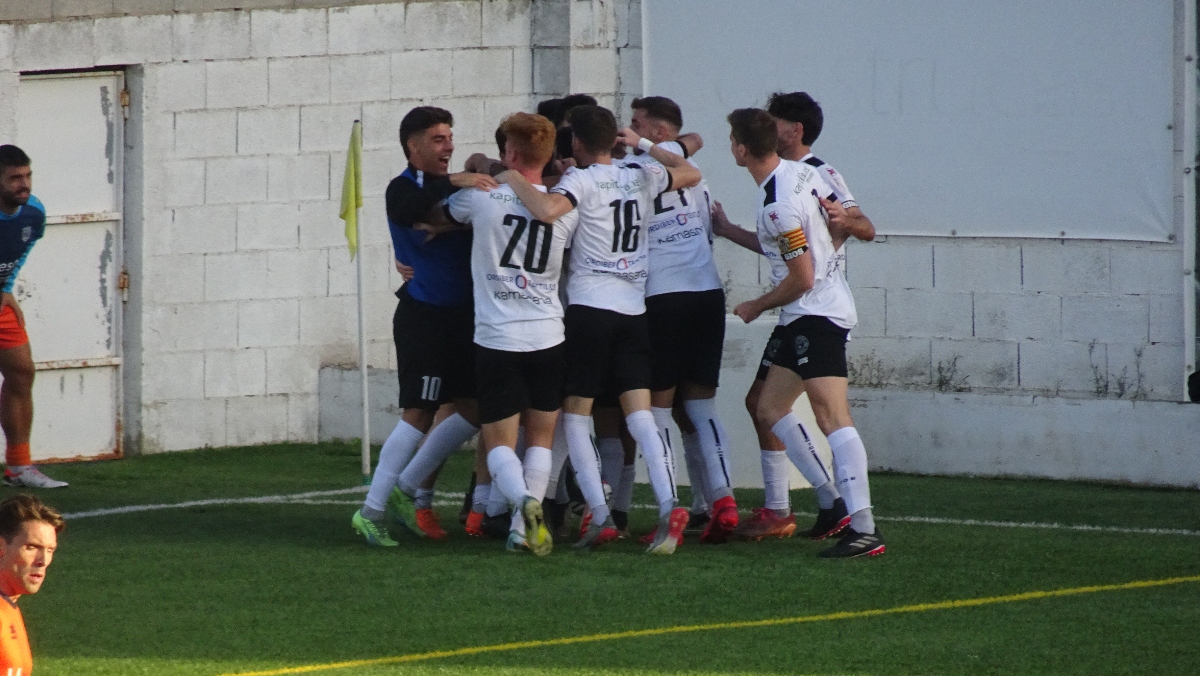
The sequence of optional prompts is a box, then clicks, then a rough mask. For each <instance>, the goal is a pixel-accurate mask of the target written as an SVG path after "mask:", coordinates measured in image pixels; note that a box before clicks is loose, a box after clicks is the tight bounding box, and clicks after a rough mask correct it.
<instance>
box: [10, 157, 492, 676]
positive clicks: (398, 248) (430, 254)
mask: <svg viewBox="0 0 1200 676" xmlns="http://www.w3.org/2000/svg"><path fill="white" fill-rule="evenodd" d="M455 190H456V188H455V187H454V186H452V185H451V184H450V179H449V178H448V177H446V176H429V175H428V174H426V173H425V172H423V171H420V170H419V169H416V168H415V167H413V166H412V165H409V167H408V168H407V169H405V170H404V172H403V173H402V174H400V175H399V176H397V177H396V178H394V179H392V182H391V183H390V184H388V188H387V196H386V201H387V215H388V228H389V230H391V233H392V246H393V247H394V248H395V253H396V260H398V261H400V262H401V263H404V264H405V265H409V266H412V268H413V269H414V271H415V274H414V276H413V279H412V281H410V282H408V283H407V284H406V285H405V289H406V290H407V291H408V293H409V295H411V296H412V297H413V298H415V299H417V300H419V301H422V302H425V303H429V304H431V305H438V306H442V307H452V306H461V305H468V304H470V303H471V300H472V298H471V232H470V231H469V230H468V231H461V232H451V233H447V234H444V235H440V236H438V237H435V238H433V239H432V240H429V241H425V239H426V233H425V231H423V230H414V229H413V227H412V226H413V223H419V222H421V219H422V218H424V216H425V214H427V213H428V212H429V210H430V209H431V208H433V207H435V206H437V204H438V203H439V202H441V201H442V200H444V199H446V198H447V197H449V196H450V194H451V193H453V192H454V191H455ZM0 676H3V675H2V674H0Z"/></svg>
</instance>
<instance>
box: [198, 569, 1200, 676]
mask: <svg viewBox="0 0 1200 676" xmlns="http://www.w3.org/2000/svg"><path fill="white" fill-rule="evenodd" d="M1191 582H1198V583H1200V575H1189V576H1182V577H1170V578H1160V579H1155V580H1134V581H1132V582H1119V583H1114V584H1101V585H1088V586H1083V587H1068V588H1063V589H1051V590H1035V591H1028V592H1019V593H1016V594H1006V595H1002V596H986V597H978V598H970V599H951V600H947V601H934V602H929V603H916V604H909V605H904V606H895V607H892V608H873V609H870V610H852V611H839V612H836V613H823V614H818V615H799V616H796V617H781V618H770V619H764V620H741V621H735V622H714V623H708V624H688V625H676V626H671V627H656V628H651V629H632V630H629V631H619V632H607V633H600V634H587V635H584V636H567V637H562V638H553V639H540V640H533V641H517V642H512V643H497V644H492V645H483V646H470V647H466V648H455V649H452V650H433V651H428V652H422V653H409V654H407V655H395V656H392V657H377V658H371V659H363V660H349V661H343V662H326V663H322V664H308V665H302V666H295V667H283V668H279V669H269V670H266V671H250V672H246V671H242V672H230V673H225V674H221V675H220V676H288V675H290V674H308V673H314V672H318V671H334V670H339V669H352V668H355V667H370V666H382V665H388V664H404V663H408V662H423V661H428V660H436V659H444V658H448V657H466V656H469V655H479V654H483V653H493V652H509V651H513V650H526V649H531V648H548V647H555V646H564V645H574V644H579V643H596V642H599V641H614V640H620V639H629V638H642V637H646V636H662V635H667V634H682V633H691V632H699V631H716V630H720V629H751V628H757V627H775V626H781V625H789V624H805V623H811V622H830V621H836V620H851V619H860V618H868V617H879V616H882V615H898V614H904V613H921V612H930V611H936V610H955V609H959V608H975V607H979V606H987V605H995V604H1000V603H1018V602H1021V601H1034V600H1038V599H1048V598H1060V597H1065V596H1076V595H1080V594H1096V593H1100V592H1110V591H1126V590H1131V589H1147V588H1152V587H1165V586H1169V585H1176V584H1187V583H1191Z"/></svg>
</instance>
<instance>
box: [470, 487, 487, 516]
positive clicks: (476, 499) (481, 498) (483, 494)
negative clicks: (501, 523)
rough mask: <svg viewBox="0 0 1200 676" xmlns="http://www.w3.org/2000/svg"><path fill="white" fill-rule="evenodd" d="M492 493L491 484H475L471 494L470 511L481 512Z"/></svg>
mask: <svg viewBox="0 0 1200 676" xmlns="http://www.w3.org/2000/svg"><path fill="white" fill-rule="evenodd" d="M491 494H492V485H491V484H475V492H474V493H472V494H471V511H472V512H482V511H483V510H484V509H486V508H487V501H488V497H490V496H491Z"/></svg>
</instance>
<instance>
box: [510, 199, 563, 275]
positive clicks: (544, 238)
mask: <svg viewBox="0 0 1200 676" xmlns="http://www.w3.org/2000/svg"><path fill="white" fill-rule="evenodd" d="M504 224H505V225H515V226H516V228H517V229H516V230H514V231H513V234H512V238H511V239H509V240H508V246H506V247H504V255H502V256H501V257H500V267H504V268H515V269H517V270H520V269H521V266H520V265H517V264H515V263H513V262H512V255H513V251H515V250H516V249H517V244H519V243H520V242H521V235H523V234H525V228H526V226H528V227H529V241H528V242H526V243H525V271H526V272H529V273H532V274H535V275H536V274H539V273H542V272H545V271H546V262H547V261H549V260H550V240H551V239H553V238H554V228H553V227H552V226H551V225H550V224H549V223H543V222H541V221H539V220H537V219H536V218H535V219H533V220H532V221H527V220H526V219H525V217H524V216H518V215H516V214H509V215H507V216H505V217H504ZM539 237H540V238H541V241H540V245H541V246H540V248H539V240H538V238H539ZM534 254H536V255H537V262H536V263H535V262H534V260H533V257H534Z"/></svg>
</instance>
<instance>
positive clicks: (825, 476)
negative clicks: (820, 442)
mask: <svg viewBox="0 0 1200 676" xmlns="http://www.w3.org/2000/svg"><path fill="white" fill-rule="evenodd" d="M771 431H772V432H774V433H775V436H777V437H779V440H780V441H782V442H783V443H784V445H785V446H787V457H788V459H789V460H791V461H792V464H793V465H795V466H796V469H798V470H800V473H801V474H803V475H804V478H805V479H807V480H808V483H810V484H812V485H813V488H817V487H818V486H824V485H825V484H827V483H832V481H833V477H831V476H829V472H828V471H826V469H825V463H823V462H821V458H820V457H818V456H817V448H816V447H815V446H813V444H812V439H811V438H809V436H808V430H806V429H804V424H803V423H801V422H800V418H798V417H797V416H796V414H795V413H788V414H787V415H785V416H783V417H782V418H780V419H779V422H777V423H775V425H774V426H772V427H771Z"/></svg>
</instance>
